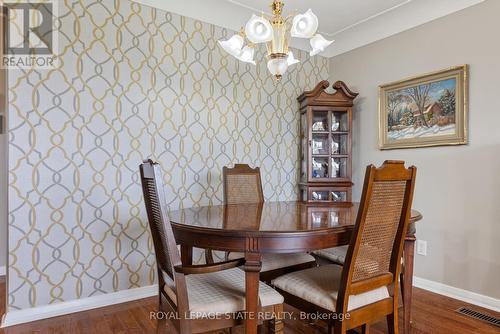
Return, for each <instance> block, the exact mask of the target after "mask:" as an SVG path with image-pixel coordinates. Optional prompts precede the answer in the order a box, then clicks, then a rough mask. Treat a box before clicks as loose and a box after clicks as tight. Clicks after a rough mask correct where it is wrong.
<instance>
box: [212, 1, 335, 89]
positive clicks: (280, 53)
mask: <svg viewBox="0 0 500 334" xmlns="http://www.w3.org/2000/svg"><path fill="white" fill-rule="evenodd" d="M284 5H285V4H284V3H283V1H280V0H273V3H272V5H271V8H272V12H273V15H272V16H268V15H265V14H264V13H263V14H262V16H257V15H255V14H254V15H252V17H251V18H250V20H249V21H248V22H247V24H246V25H245V28H241V31H240V32H239V33H238V34H236V35H234V36H232V37H231V38H229V39H228V40H225V41H219V44H220V46H221V47H222V48H223V49H224V50H225V51H226V52H228V53H229V54H230V55H232V56H234V57H235V58H237V59H239V60H240V61H242V62H245V63H250V64H253V65H255V60H254V54H255V44H259V43H266V46H267V69H268V70H269V72H271V74H272V75H274V77H275V78H276V80H277V81H279V80H281V78H282V77H283V74H284V73H285V72H286V70H287V69H288V67H289V66H291V65H294V64H296V63H298V62H299V60H297V59H295V58H294V56H293V52H292V51H291V50H289V49H288V45H289V44H288V43H289V40H290V37H296V38H307V39H309V43H310V44H311V48H312V49H311V51H310V52H309V55H310V56H311V57H312V56H315V55H317V54H318V53H320V52H322V51H324V50H325V48H326V47H328V46H329V45H330V44H332V43H333V41H328V40H326V39H325V38H324V37H323V36H321V35H320V34H317V33H316V31H317V30H318V17H317V16H316V15H315V14H314V13H313V12H312V10H311V9H309V10H308V11H307V12H305V13H304V14H297V15H295V16H292V15H289V16H287V17H283V16H281V13H282V10H283V6H284ZM245 41H247V44H246V45H245Z"/></svg>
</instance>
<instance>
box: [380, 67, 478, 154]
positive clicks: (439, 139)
mask: <svg viewBox="0 0 500 334" xmlns="http://www.w3.org/2000/svg"><path fill="white" fill-rule="evenodd" d="M468 72H469V66H468V65H462V66H456V67H451V68H448V69H445V70H442V71H437V72H433V73H428V74H424V75H420V76H417V77H413V78H408V79H404V80H400V81H397V82H392V83H389V84H385V85H381V86H379V89H380V90H379V148H380V149H381V150H389V149H399V148H416V147H429V146H442V145H464V144H467V143H468V138H467V136H468V133H467V131H468V112H469V110H468V103H469V96H468V94H469V92H468V90H469V83H468V81H469V73H468Z"/></svg>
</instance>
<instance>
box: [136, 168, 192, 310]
mask: <svg viewBox="0 0 500 334" xmlns="http://www.w3.org/2000/svg"><path fill="white" fill-rule="evenodd" d="M139 169H140V173H141V183H142V192H143V195H144V203H145V204H146V211H147V215H148V221H149V227H150V229H151V237H152V238H153V243H154V248H155V254H156V263H157V266H158V280H159V282H160V284H167V285H168V287H169V288H170V289H171V291H172V294H171V295H170V296H169V297H170V298H171V299H172V300H174V302H175V303H176V301H175V299H176V297H175V293H176V292H177V288H178V287H179V282H178V280H179V277H181V278H183V276H179V274H175V272H174V266H177V265H181V264H182V262H181V257H180V253H179V249H178V248H177V244H176V241H175V237H174V233H173V230H172V226H171V225H170V219H169V216H168V209H167V201H166V197H165V192H164V187H163V180H162V175H161V170H160V166H159V165H158V164H157V163H153V161H152V160H145V161H144V163H143V164H141V165H140V167H139ZM181 283H183V284H182V285H181V286H184V282H181Z"/></svg>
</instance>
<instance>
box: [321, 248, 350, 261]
mask: <svg viewBox="0 0 500 334" xmlns="http://www.w3.org/2000/svg"><path fill="white" fill-rule="evenodd" d="M348 248H349V245H344V246H338V247H332V248H326V249H320V250H317V251H315V252H314V255H317V256H319V257H322V258H324V259H327V260H329V261H331V262H333V263H337V264H340V265H343V264H344V262H345V256H346V254H347V249H348Z"/></svg>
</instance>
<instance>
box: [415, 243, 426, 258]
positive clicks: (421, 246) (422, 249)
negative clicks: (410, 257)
mask: <svg viewBox="0 0 500 334" xmlns="http://www.w3.org/2000/svg"><path fill="white" fill-rule="evenodd" d="M417 254H418V255H423V256H427V241H425V240H417Z"/></svg>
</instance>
